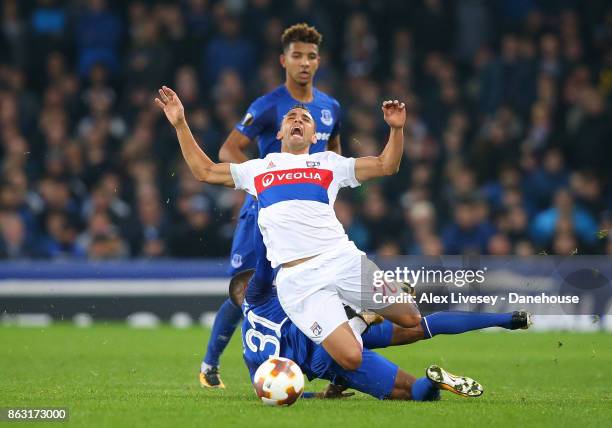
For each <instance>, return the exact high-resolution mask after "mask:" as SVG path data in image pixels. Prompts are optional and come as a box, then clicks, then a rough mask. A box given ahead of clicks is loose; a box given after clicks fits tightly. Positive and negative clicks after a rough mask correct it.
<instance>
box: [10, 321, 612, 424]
mask: <svg viewBox="0 0 612 428" xmlns="http://www.w3.org/2000/svg"><path fill="white" fill-rule="evenodd" d="M208 333H209V332H208V330H203V329H201V328H190V329H185V330H177V329H173V328H170V327H162V328H159V329H153V330H135V329H129V328H127V327H125V326H123V325H96V326H94V327H90V328H84V329H79V328H76V327H72V326H71V325H62V324H59V325H54V326H52V327H49V328H44V329H41V328H17V327H0V407H8V406H58V407H59V406H67V407H69V408H70V422H68V424H70V425H75V426H87V427H97V426H108V427H122V426H130V427H136V426H145V427H148V426H176V427H182V426H201V427H223V426H232V427H236V426H240V427H243V426H244V427H249V428H255V427H260V426H261V427H294V426H295V427H298V426H299V427H309V426H312V427H347V428H357V427H391V426H398V427H399V426H415V427H424V426H438V427H439V426H451V427H453V426H459V427H480V426H485V427H488V426H511V427H522V426H557V427H558V426H571V427H576V428H583V427H585V426H597V427H603V426H610V425H609V424H610V422H611V421H612V381H611V379H610V375H611V368H612V336H611V335H609V334H603V333H597V334H593V333H589V334H577V333H528V332H512V333H498V334H497V333H495V334H490V333H482V332H476V333H470V334H465V335H461V336H439V337H436V338H434V339H433V340H429V341H423V342H420V343H417V344H413V345H409V346H404V347H396V348H390V349H386V350H383V351H382V353H383V354H384V355H386V356H387V357H388V358H390V359H391V360H393V361H394V362H396V363H398V364H399V365H400V366H401V367H403V368H404V369H405V370H407V371H408V372H410V373H413V374H416V375H418V376H421V375H422V374H423V372H424V369H425V367H426V366H427V365H428V364H430V363H437V364H440V365H441V366H442V367H445V368H446V369H448V370H450V371H452V372H455V373H460V374H466V375H469V376H472V377H474V378H476V379H478V380H479V381H480V382H481V383H482V384H483V385H484V387H485V394H484V395H483V396H482V397H480V398H477V399H465V398H461V397H457V396H454V395H452V394H449V393H443V394H442V395H443V399H442V400H441V401H439V402H434V403H413V402H390V401H378V400H375V399H373V398H370V397H368V396H365V395H362V394H358V395H356V396H354V397H351V398H349V399H345V400H342V401H338V400H334V401H331V400H330V401H324V400H299V401H298V402H297V403H296V404H295V405H294V406H291V407H289V408H270V407H265V406H264V405H262V404H261V403H260V402H259V400H258V399H257V397H256V396H255V394H254V392H253V390H252V388H251V386H250V383H249V380H248V375H247V370H246V368H245V366H244V364H243V362H242V356H241V349H240V338H239V336H238V335H237V334H236V335H234V338H233V340H232V342H231V343H230V346H229V348H228V349H227V351H226V353H225V354H224V356H223V360H222V367H221V373H222V375H223V379H224V381H225V383H226V385H227V389H225V390H204V389H202V388H200V386H199V384H198V382H197V371H198V367H199V363H200V358H201V354H202V352H203V348H204V344H205V343H206V339H207V337H208ZM323 386H324V383H323V382H320V381H318V382H314V383H310V384H309V383H306V389H307V390H318V389H321V388H322V387H323ZM20 425H21V424H19V423H17V425H14V426H20ZM27 425H30V426H31V425H32V424H31V423H28V424H27ZM45 426H48V425H47V424H46V423H45Z"/></svg>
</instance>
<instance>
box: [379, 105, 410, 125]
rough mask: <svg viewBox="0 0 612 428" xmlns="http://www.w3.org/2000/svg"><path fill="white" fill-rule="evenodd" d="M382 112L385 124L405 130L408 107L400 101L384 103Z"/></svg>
mask: <svg viewBox="0 0 612 428" xmlns="http://www.w3.org/2000/svg"><path fill="white" fill-rule="evenodd" d="M382 111H383V114H384V118H385V122H387V125H389V126H390V127H391V128H403V127H404V124H405V123H406V106H405V105H404V103H400V102H399V101H398V100H394V101H391V100H388V101H385V102H383V105H382Z"/></svg>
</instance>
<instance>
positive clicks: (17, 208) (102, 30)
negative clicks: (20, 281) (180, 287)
mask: <svg viewBox="0 0 612 428" xmlns="http://www.w3.org/2000/svg"><path fill="white" fill-rule="evenodd" d="M1 13H2V21H1V24H0V180H1V181H0V258H4V259H27V258H49V259H58V258H90V259H120V258H130V257H144V258H157V257H225V256H228V254H229V246H230V243H231V237H232V233H233V228H234V223H235V220H236V215H237V213H238V211H239V208H240V204H241V201H242V197H243V196H242V194H241V193H240V192H235V191H232V190H228V189H222V188H219V187H215V186H209V185H202V184H201V183H199V182H197V181H195V179H193V178H192V176H191V174H190V173H189V171H188V170H187V168H186V165H185V164H184V162H183V161H182V159H181V158H180V154H179V152H178V144H177V142H176V138H175V135H174V133H173V130H172V129H171V127H169V126H168V125H167V123H166V122H165V120H163V118H162V117H161V116H160V112H159V111H158V109H157V108H156V107H155V105H154V104H153V102H152V100H153V96H154V93H155V89H156V88H158V87H159V86H160V85H161V84H168V85H169V86H171V87H173V88H175V89H176V91H177V92H178V93H179V95H180V96H181V98H182V100H183V103H184V104H185V107H186V110H187V115H188V119H189V121H190V124H191V127H192V130H193V131H194V134H195V135H196V138H197V139H198V140H199V141H200V143H201V144H202V145H203V147H205V149H206V151H207V152H208V153H210V154H213V155H215V154H217V153H218V150H219V147H220V145H221V144H222V142H223V140H224V138H225V137H226V136H227V135H228V134H229V132H230V130H231V129H232V128H233V126H234V125H235V124H236V123H237V122H238V121H239V120H240V119H241V116H242V115H243V114H244V112H245V109H246V107H247V106H248V105H249V103H250V102H252V101H253V100H254V99H255V98H256V97H258V96H260V95H262V94H263V93H264V92H267V91H269V90H271V89H273V88H274V87H276V86H277V85H279V84H281V83H282V81H283V79H284V74H283V70H282V68H281V67H280V65H279V63H278V55H279V54H280V52H281V47H280V36H281V33H282V30H283V28H284V27H285V26H287V25H290V24H293V23H296V22H307V23H309V24H312V25H315V26H316V27H317V29H318V30H319V31H321V33H322V34H323V36H324V41H323V50H322V53H321V56H322V63H321V67H320V69H319V71H318V74H317V79H316V86H317V87H318V88H319V89H321V90H323V91H325V92H327V93H329V94H331V95H332V96H334V97H336V98H337V99H338V100H339V101H340V103H341V105H342V108H343V116H342V125H341V141H342V150H343V153H344V154H345V155H351V156H367V155H375V154H378V152H379V151H380V150H381V147H382V145H383V143H384V141H385V139H386V135H385V127H384V123H383V121H382V115H381V114H380V103H381V100H383V99H385V98H388V97H393V98H397V99H401V100H405V101H406V102H407V104H408V107H409V112H408V113H409V114H408V123H407V128H406V142H407V144H406V149H405V156H404V159H403V162H402V166H401V169H400V172H399V173H398V174H397V175H396V176H392V177H389V178H386V179H385V180H381V181H378V182H375V183H374V184H368V185H365V186H362V187H361V188H359V189H357V190H353V191H346V192H344V193H341V197H340V198H339V200H338V201H337V205H336V210H337V214H338V217H339V219H340V220H341V222H342V224H343V225H344V227H345V229H346V230H347V232H348V234H349V236H350V238H351V239H353V240H354V241H355V242H356V244H357V246H358V247H359V248H362V249H364V250H367V251H369V252H376V253H379V254H385V255H394V254H432V255H435V254H461V253H480V254H493V255H509V254H519V255H529V254H537V253H540V252H546V253H548V254H561V255H566V254H573V253H575V252H578V253H580V254H612V240H611V238H610V237H609V235H608V231H609V230H610V229H611V228H612V186H611V185H610V172H611V168H610V166H609V162H610V161H611V160H612V114H611V113H612V110H611V108H612V5H610V3H609V2H607V1H605V0H599V1H594V0H592V1H588V2H581V1H579V0H573V1H572V0H564V1H552V0H540V1H536V0H495V1H488V0H456V1H452V2H450V1H443V0H422V1H402V0H397V1H382V0H374V1H367V0H363V1H360V0H325V1H318V0H291V1H283V0H227V1H213V0H183V1H179V0H176V1H138V0H136V1H114V2H113V1H110V0H83V1H65V2H63V1H59V0H36V1H34V0H33V1H29V2H23V1H18V0H5V1H3V2H2V11H1ZM252 155H253V156H256V155H257V153H256V151H253V153H252Z"/></svg>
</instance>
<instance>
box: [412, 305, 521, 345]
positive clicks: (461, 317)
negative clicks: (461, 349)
mask: <svg viewBox="0 0 612 428" xmlns="http://www.w3.org/2000/svg"><path fill="white" fill-rule="evenodd" d="M421 326H422V327H423V333H424V334H425V339H431V338H432V337H433V336H435V335H437V334H460V333H465V332H466V331H472V330H480V329H481V328H487V327H503V328H511V327H512V312H508V313H505V314H491V313H482V312H462V311H449V312H435V313H433V314H431V315H427V316H425V317H423V318H422V319H421Z"/></svg>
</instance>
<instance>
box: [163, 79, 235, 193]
mask: <svg viewBox="0 0 612 428" xmlns="http://www.w3.org/2000/svg"><path fill="white" fill-rule="evenodd" d="M155 104H157V105H158V106H159V108H161V109H162V110H163V112H164V114H165V115H166V118H167V119H168V122H170V124H171V125H172V126H174V129H175V130H176V136H177V138H178V140H179V144H180V145H181V153H182V154H183V158H185V162H187V165H189V169H190V170H191V173H192V174H193V175H194V177H195V178H197V179H198V180H200V181H205V182H207V183H211V184H222V185H224V186H228V187H234V179H233V178H232V173H231V171H230V164H229V163H214V162H213V161H212V160H211V159H210V158H209V157H208V156H207V155H206V153H204V151H203V150H202V149H201V148H200V146H198V143H197V142H196V140H195V139H194V138H193V134H192V133H191V130H190V129H189V125H188V124H187V120H186V119H185V109H184V108H183V103H181V100H180V99H179V97H178V95H177V94H176V92H174V91H173V90H172V89H170V88H169V87H167V86H162V87H161V89H160V90H159V98H155Z"/></svg>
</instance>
